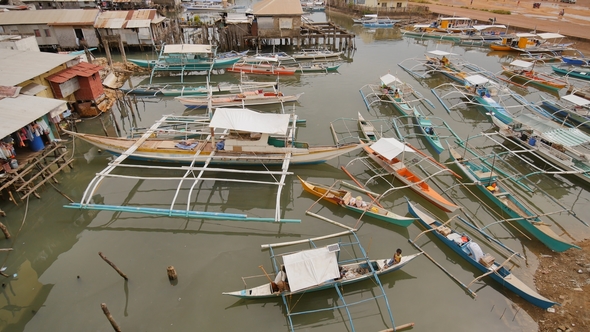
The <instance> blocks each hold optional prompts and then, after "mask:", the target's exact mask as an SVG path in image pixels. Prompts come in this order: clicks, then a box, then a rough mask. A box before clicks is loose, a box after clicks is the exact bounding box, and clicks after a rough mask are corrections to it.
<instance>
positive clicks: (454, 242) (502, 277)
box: [408, 201, 557, 309]
mask: <svg viewBox="0 0 590 332" xmlns="http://www.w3.org/2000/svg"><path fill="white" fill-rule="evenodd" d="M408 210H409V211H410V213H411V214H412V215H413V216H415V217H416V218H418V221H419V222H420V224H422V225H423V226H424V227H425V228H426V229H427V230H433V231H431V233H433V234H434V235H435V236H436V237H437V238H438V239H439V240H441V241H442V242H443V243H444V244H446V245H447V246H448V247H449V248H451V249H452V250H453V251H454V252H456V253H457V254H458V255H459V256H461V257H462V258H463V259H465V260H466V261H467V262H469V263H470V264H471V265H473V266H475V267H476V268H477V269H478V270H480V271H482V272H484V273H486V274H488V275H489V276H490V277H491V278H492V279H494V280H495V281H497V282H498V283H500V285H502V286H503V287H506V288H508V289H509V290H511V291H512V292H514V293H515V294H516V295H518V296H520V297H522V298H523V299H525V300H526V301H528V302H530V303H532V304H534V305H536V306H538V307H540V308H542V309H547V308H550V307H552V306H553V305H555V304H557V302H554V301H551V300H549V299H548V298H546V297H544V296H542V295H540V294H539V293H537V292H536V291H535V290H534V289H532V288H530V287H529V286H527V285H526V284H525V283H524V282H522V281H521V280H520V279H518V278H517V277H516V276H515V275H514V274H513V273H512V272H511V271H510V269H507V268H505V267H504V266H503V265H504V264H500V263H498V262H495V259H494V257H493V256H491V255H490V254H485V255H483V256H481V257H475V256H476V255H481V254H483V252H482V251H481V249H479V250H472V249H471V248H473V247H474V244H475V242H474V241H473V240H472V239H471V238H470V237H469V236H468V235H467V234H465V233H461V234H460V233H458V232H457V231H455V230H453V229H451V228H450V227H447V226H445V225H443V223H441V222H440V221H438V220H436V219H435V218H434V217H433V216H432V215H430V214H428V213H426V212H425V211H422V210H420V209H418V208H417V206H415V205H414V204H412V203H410V202H409V201H408ZM477 247H479V245H477Z"/></svg>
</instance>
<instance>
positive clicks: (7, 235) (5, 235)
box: [0, 222, 10, 239]
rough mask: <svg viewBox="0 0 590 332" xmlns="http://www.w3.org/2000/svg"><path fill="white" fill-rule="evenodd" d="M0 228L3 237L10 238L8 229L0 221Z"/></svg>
mask: <svg viewBox="0 0 590 332" xmlns="http://www.w3.org/2000/svg"><path fill="white" fill-rule="evenodd" d="M0 229H1V230H2V233H4V238H6V239H10V233H9V232H8V229H7V228H6V226H4V224H3V223H1V222H0Z"/></svg>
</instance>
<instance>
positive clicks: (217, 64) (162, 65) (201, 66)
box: [127, 56, 241, 71]
mask: <svg viewBox="0 0 590 332" xmlns="http://www.w3.org/2000/svg"><path fill="white" fill-rule="evenodd" d="M240 59H241V57H240V56H236V57H234V58H223V59H215V61H213V62H211V61H199V62H194V63H191V62H188V63H184V64H180V63H175V62H170V63H168V62H166V61H165V60H162V61H158V60H139V59H127V61H129V62H132V63H134V64H136V65H137V66H139V67H142V68H149V69H154V70H156V71H160V70H164V71H166V70H167V71H191V70H193V71H204V70H205V71H206V70H210V69H225V68H229V67H231V66H233V65H234V64H235V63H236V62H238V61H240Z"/></svg>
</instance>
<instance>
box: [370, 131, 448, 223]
mask: <svg viewBox="0 0 590 332" xmlns="http://www.w3.org/2000/svg"><path fill="white" fill-rule="evenodd" d="M363 149H365V152H367V154H368V155H369V157H370V158H371V159H372V160H373V161H375V162H376V163H377V164H378V165H379V166H381V167H382V168H383V169H384V170H385V171H386V172H387V173H389V174H392V175H393V176H394V177H395V178H396V179H398V180H400V181H401V182H402V183H403V184H404V185H406V186H408V187H409V188H411V189H412V190H414V191H415V192H416V193H417V194H419V195H420V196H422V197H424V198H425V199H427V200H428V201H430V202H431V203H432V204H434V205H436V206H437V207H438V208H440V209H441V210H443V211H446V212H453V211H455V210H456V209H457V208H459V207H458V206H457V205H455V204H453V203H451V202H449V201H448V200H447V199H445V198H444V197H443V196H442V195H441V194H439V193H438V192H436V191H435V190H434V189H432V188H431V187H430V186H429V185H428V184H427V183H426V182H425V180H423V179H421V178H419V177H418V176H417V175H416V174H414V173H413V172H412V171H410V170H409V169H408V168H407V167H406V165H405V164H404V162H403V161H402V160H401V159H398V158H397V157H398V156H399V155H400V154H402V153H415V152H416V151H415V150H414V149H412V148H411V147H409V146H407V145H406V144H404V143H402V142H400V141H398V140H396V139H395V138H381V139H379V140H378V141H377V142H375V143H373V144H372V145H371V146H364V147H363ZM402 158H403V157H402Z"/></svg>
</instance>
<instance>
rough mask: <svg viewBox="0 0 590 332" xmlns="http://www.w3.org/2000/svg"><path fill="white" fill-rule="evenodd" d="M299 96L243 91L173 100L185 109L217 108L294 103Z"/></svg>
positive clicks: (261, 90)
mask: <svg viewBox="0 0 590 332" xmlns="http://www.w3.org/2000/svg"><path fill="white" fill-rule="evenodd" d="M301 95H303V92H302V93H298V94H296V95H290V96H285V95H283V93H282V92H277V91H264V90H263V89H258V90H254V91H243V92H241V93H237V94H228V95H216V96H212V97H176V98H175V99H176V100H178V101H179V102H180V103H182V104H183V105H184V106H185V107H187V108H205V107H209V106H211V107H213V108H217V107H231V106H240V107H243V106H254V105H272V104H284V103H294V102H297V100H299V97H301Z"/></svg>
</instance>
